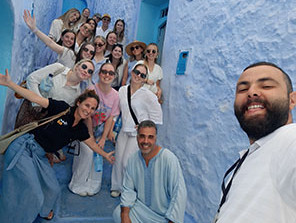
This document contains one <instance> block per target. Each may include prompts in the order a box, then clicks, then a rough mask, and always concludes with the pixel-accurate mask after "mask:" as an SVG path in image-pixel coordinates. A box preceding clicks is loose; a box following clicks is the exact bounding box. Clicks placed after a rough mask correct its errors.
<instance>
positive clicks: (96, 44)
mask: <svg viewBox="0 0 296 223" xmlns="http://www.w3.org/2000/svg"><path fill="white" fill-rule="evenodd" d="M104 45H105V43H104V44H102V43H95V47H102V46H104Z"/></svg>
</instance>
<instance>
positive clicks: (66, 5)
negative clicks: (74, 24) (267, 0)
mask: <svg viewBox="0 0 296 223" xmlns="http://www.w3.org/2000/svg"><path fill="white" fill-rule="evenodd" d="M71 8H76V9H78V10H79V11H80V12H82V10H83V9H84V8H87V3H86V1H85V0H64V1H63V9H62V14H64V13H65V12H66V11H68V10H69V9H71Z"/></svg>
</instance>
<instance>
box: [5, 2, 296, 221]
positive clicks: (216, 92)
mask: <svg viewBox="0 0 296 223" xmlns="http://www.w3.org/2000/svg"><path fill="white" fill-rule="evenodd" d="M12 2H13V8H14V12H15V26H14V27H15V29H14V34H15V35H14V36H15V37H14V42H13V51H12V58H13V59H12V60H11V75H12V78H13V79H14V80H20V79H22V78H23V77H24V76H25V75H26V74H28V73H29V72H31V71H32V70H33V69H34V64H35V63H36V61H38V60H40V58H39V57H38V55H39V51H40V50H41V49H42V46H43V43H41V42H40V41H38V40H37V39H36V37H35V36H34V35H33V34H32V33H30V32H29V31H28V29H27V28H26V26H25V25H24V24H23V21H22V12H23V10H24V9H25V8H28V7H30V5H31V3H32V1H30V0H28V1H25V2H22V4H20V3H19V0H12ZM34 2H35V6H36V11H35V12H36V16H37V25H38V26H39V27H40V29H42V31H44V32H48V30H49V26H50V22H51V21H52V19H54V18H56V17H58V16H59V15H60V14H61V8H62V1H61V0H52V1H48V4H44V1H43V0H34ZM87 3H88V6H89V7H90V8H91V10H92V11H93V12H100V13H109V14H110V15H111V16H112V22H111V23H112V25H113V24H114V22H115V20H116V19H117V18H124V20H125V21H126V22H127V38H128V41H127V42H130V41H132V40H134V39H135V37H136V35H137V30H139V29H146V28H147V27H146V26H141V25H139V24H138V25H137V21H138V19H139V18H140V17H141V16H142V15H139V12H140V4H141V2H140V1H134V0H121V1H115V0H112V1H105V0H97V1H92V0H89V1H87ZM57 6H60V8H59V9H57ZM1 21H2V20H1ZM1 32H2V31H1ZM295 36H296V2H295V1H293V0H279V1H270V0H260V1H258V0H250V1H245V0H219V1H202V0H195V1H191V0H171V1H170V3H169V14H168V18H167V31H166V38H165V42H164V48H163V57H162V67H163V71H164V79H163V80H162V82H161V86H162V89H163V94H164V104H163V105H162V107H163V111H164V125H163V126H161V127H160V128H159V136H158V142H159V144H161V145H162V146H165V147H167V148H169V149H170V150H172V151H173V152H174V153H175V154H176V155H177V156H178V158H179V160H180V162H181V165H182V168H183V172H184V177H185V181H186V184H187V189H188V193H189V196H188V202H187V208H186V218H185V219H186V221H185V222H186V223H191V222H192V223H193V222H197V223H208V222H211V219H212V217H213V216H214V214H215V211H216V209H217V205H218V203H219V197H220V183H221V180H222V176H223V174H224V172H225V170H226V169H227V168H228V167H229V166H230V165H231V164H232V162H233V161H234V160H235V159H236V158H237V152H238V151H239V150H241V149H243V148H246V147H247V146H248V140H247V137H246V135H245V134H244V133H243V132H242V131H241V130H240V128H239V125H238V123H237V121H236V119H235V117H234V115H233V100H234V92H235V83H236V81H237V79H238V77H239V75H240V73H241V72H242V70H243V68H244V67H246V66H247V65H249V64H250V63H253V62H255V61H259V60H267V61H271V62H275V63H276V64H278V65H279V66H281V67H282V68H283V69H284V70H285V71H286V72H287V73H289V74H290V75H291V78H292V81H293V83H294V86H295V80H296V77H295V74H294V73H295V71H296V65H295V64H296V38H295ZM148 42H150V41H148ZM184 49H189V50H190V54H189V58H188V64H187V70H186V74H185V75H184V76H176V75H175V73H176V66H177V61H178V55H179V51H180V50H184ZM12 94H13V93H12V92H11V91H7V95H8V100H7V101H6V111H5V114H4V118H3V124H4V125H5V129H6V130H9V129H10V128H11V126H12V123H13V122H14V118H15V114H16V112H17V109H18V107H17V105H18V103H19V102H18V101H16V100H15V99H14V98H13V96H12Z"/></svg>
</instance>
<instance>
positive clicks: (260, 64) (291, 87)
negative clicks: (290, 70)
mask: <svg viewBox="0 0 296 223" xmlns="http://www.w3.org/2000/svg"><path fill="white" fill-rule="evenodd" d="M263 65H266V66H271V67H275V68H277V69H279V70H280V71H281V72H282V73H283V76H284V79H285V82H286V85H287V90H288V94H290V93H291V92H292V91H293V86H292V81H291V78H290V77H289V75H288V74H287V73H286V72H285V71H284V70H283V69H282V68H280V67H279V66H277V65H275V64H274V63H270V62H265V61H260V62H257V63H253V64H251V65H249V66H247V67H246V68H245V69H244V71H246V70H248V69H249V68H252V67H258V66H263Z"/></svg>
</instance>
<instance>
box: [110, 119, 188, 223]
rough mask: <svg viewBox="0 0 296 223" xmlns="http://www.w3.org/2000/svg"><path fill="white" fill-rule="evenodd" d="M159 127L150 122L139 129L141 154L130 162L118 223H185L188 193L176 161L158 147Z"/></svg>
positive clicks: (167, 151)
mask: <svg viewBox="0 0 296 223" xmlns="http://www.w3.org/2000/svg"><path fill="white" fill-rule="evenodd" d="M156 133H157V129H156V125H155V123H154V122H152V121H150V120H146V121H143V122H141V123H140V124H139V126H138V135H137V141H138V145H139V149H140V150H139V151H138V152H136V153H134V154H133V155H132V156H131V157H130V158H129V160H128V164H127V167H126V172H125V175H124V179H123V191H122V194H121V203H120V205H119V206H117V208H116V209H115V210H114V213H113V218H114V221H115V222H119V223H120V222H121V223H125V222H129V223H130V222H132V223H137V222H138V223H142V222H149V223H161V222H174V223H181V222H183V221H184V212H185V206H186V197H187V191H186V186H185V182H184V178H183V174H182V169H181V166H180V163H179V161H178V159H177V157H176V156H175V155H174V154H173V153H172V152H171V151H169V150H168V149H165V148H161V147H160V146H158V145H156V138H157V137H156Z"/></svg>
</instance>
